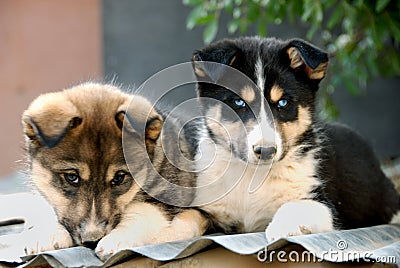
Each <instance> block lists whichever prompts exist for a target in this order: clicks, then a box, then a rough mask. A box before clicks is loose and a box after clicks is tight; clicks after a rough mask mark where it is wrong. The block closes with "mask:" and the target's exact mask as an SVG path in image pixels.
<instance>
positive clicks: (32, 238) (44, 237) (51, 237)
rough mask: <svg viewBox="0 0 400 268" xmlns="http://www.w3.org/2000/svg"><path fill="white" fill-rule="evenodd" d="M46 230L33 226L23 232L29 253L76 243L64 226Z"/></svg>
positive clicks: (26, 249) (25, 246) (26, 251)
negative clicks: (50, 230) (48, 231)
mask: <svg viewBox="0 0 400 268" xmlns="http://www.w3.org/2000/svg"><path fill="white" fill-rule="evenodd" d="M46 231H47V230H46ZM46 231H43V229H40V230H38V229H35V228H33V229H31V230H27V231H25V232H24V233H22V234H21V238H22V241H23V244H24V251H25V253H26V254H27V255H31V254H37V253H39V252H43V251H48V250H55V249H61V248H68V247H72V246H73V245H74V244H73V241H72V238H71V236H70V234H69V233H68V231H67V230H65V229H64V228H61V227H60V228H57V229H55V230H53V231H52V232H50V233H46Z"/></svg>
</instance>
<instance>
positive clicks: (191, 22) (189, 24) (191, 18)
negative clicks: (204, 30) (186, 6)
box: [186, 6, 204, 30]
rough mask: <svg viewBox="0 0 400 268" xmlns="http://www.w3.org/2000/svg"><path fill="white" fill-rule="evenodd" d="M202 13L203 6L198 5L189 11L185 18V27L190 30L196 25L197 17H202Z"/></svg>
mask: <svg viewBox="0 0 400 268" xmlns="http://www.w3.org/2000/svg"><path fill="white" fill-rule="evenodd" d="M203 13H204V9H203V6H198V7H196V8H194V9H193V10H192V11H190V13H189V15H188V17H187V20H186V29H188V30H192V29H193V28H194V26H196V22H197V20H198V19H199V18H201V17H202V14H203Z"/></svg>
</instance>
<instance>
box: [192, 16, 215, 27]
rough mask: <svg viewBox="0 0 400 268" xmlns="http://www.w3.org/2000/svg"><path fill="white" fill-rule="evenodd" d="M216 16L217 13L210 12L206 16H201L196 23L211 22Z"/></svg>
mask: <svg viewBox="0 0 400 268" xmlns="http://www.w3.org/2000/svg"><path fill="white" fill-rule="evenodd" d="M215 17H216V15H215V14H208V15H206V16H204V17H199V18H198V19H197V20H196V25H204V24H208V23H210V22H211V21H212V20H214V19H215Z"/></svg>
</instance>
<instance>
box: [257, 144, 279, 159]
mask: <svg viewBox="0 0 400 268" xmlns="http://www.w3.org/2000/svg"><path fill="white" fill-rule="evenodd" d="M253 151H254V153H255V154H256V156H257V157H258V158H259V159H261V160H268V159H271V158H272V157H273V156H274V155H275V153H276V148H275V147H263V146H258V145H256V146H254V147H253Z"/></svg>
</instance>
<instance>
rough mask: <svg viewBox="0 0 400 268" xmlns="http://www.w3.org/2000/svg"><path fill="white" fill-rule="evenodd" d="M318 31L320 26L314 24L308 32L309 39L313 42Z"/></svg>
mask: <svg viewBox="0 0 400 268" xmlns="http://www.w3.org/2000/svg"><path fill="white" fill-rule="evenodd" d="M318 29H319V25H317V24H313V25H312V26H311V28H310V29H309V30H308V32H307V39H308V40H312V39H313V37H314V35H315V33H316V32H317V30H318Z"/></svg>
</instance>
